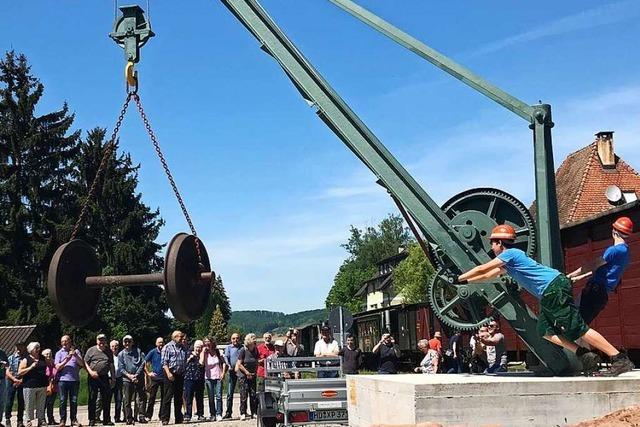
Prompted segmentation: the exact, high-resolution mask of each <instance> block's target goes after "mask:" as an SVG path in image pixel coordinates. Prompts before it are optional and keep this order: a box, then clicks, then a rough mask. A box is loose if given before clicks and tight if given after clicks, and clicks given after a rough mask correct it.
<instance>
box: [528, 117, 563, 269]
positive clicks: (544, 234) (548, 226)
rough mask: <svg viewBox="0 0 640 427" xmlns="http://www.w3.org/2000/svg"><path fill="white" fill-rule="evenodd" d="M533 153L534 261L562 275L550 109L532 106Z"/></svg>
mask: <svg viewBox="0 0 640 427" xmlns="http://www.w3.org/2000/svg"><path fill="white" fill-rule="evenodd" d="M533 108H534V109H535V113H534V115H533V119H534V120H533V123H532V124H531V125H530V126H529V127H530V128H531V129H533V151H534V166H535V177H536V179H535V181H536V222H537V225H538V234H539V236H540V245H539V246H538V260H539V261H540V262H541V263H542V264H544V265H548V266H551V267H553V268H555V269H558V270H560V271H564V257H563V254H562V242H561V241H560V220H559V218H558V197H557V194H556V175H555V166H554V163H553V147H552V144H551V128H552V127H553V121H552V120H551V106H550V105H549V104H539V105H534V106H533Z"/></svg>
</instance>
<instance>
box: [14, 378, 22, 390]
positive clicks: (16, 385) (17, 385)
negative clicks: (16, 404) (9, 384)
mask: <svg viewBox="0 0 640 427" xmlns="http://www.w3.org/2000/svg"><path fill="white" fill-rule="evenodd" d="M21 385H22V380H20V379H17V380H15V382H14V383H13V387H15V388H18V387H20V386H21Z"/></svg>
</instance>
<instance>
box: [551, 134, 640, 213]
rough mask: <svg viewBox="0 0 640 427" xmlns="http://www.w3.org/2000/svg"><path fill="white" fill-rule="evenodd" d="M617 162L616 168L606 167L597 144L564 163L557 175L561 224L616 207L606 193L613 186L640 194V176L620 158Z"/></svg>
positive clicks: (578, 152) (579, 151)
mask: <svg viewBox="0 0 640 427" xmlns="http://www.w3.org/2000/svg"><path fill="white" fill-rule="evenodd" d="M615 159H616V164H615V168H608V169H607V168H603V167H602V163H601V162H600V158H599V157H598V150H597V145H596V143H595V142H594V143H592V144H589V145H587V146H586V147H584V148H582V149H580V150H578V151H576V152H574V153H572V154H570V155H569V156H567V158H566V159H565V160H564V162H562V164H561V165H560V167H559V168H558V171H557V172H556V193H557V195H558V213H559V216H560V224H561V225H563V224H567V223H571V222H575V221H580V220H581V219H584V218H587V217H590V216H592V215H596V214H599V213H601V212H604V211H607V210H609V209H612V208H614V207H615V206H614V205H612V204H610V203H609V201H608V200H607V198H606V196H605V194H604V192H605V190H606V189H607V187H608V186H610V185H616V186H618V187H619V188H620V189H621V190H622V191H635V192H636V193H640V175H638V173H637V172H636V171H635V170H633V168H632V167H631V166H629V165H628V164H627V163H626V162H625V161H624V160H622V159H621V158H619V157H618V156H616V157H615Z"/></svg>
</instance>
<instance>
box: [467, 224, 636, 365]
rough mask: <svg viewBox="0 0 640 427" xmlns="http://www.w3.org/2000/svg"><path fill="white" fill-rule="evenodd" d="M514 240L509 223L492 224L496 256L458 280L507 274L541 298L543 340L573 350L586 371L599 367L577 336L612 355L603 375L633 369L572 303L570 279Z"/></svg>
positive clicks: (540, 313) (624, 356) (492, 239)
mask: <svg viewBox="0 0 640 427" xmlns="http://www.w3.org/2000/svg"><path fill="white" fill-rule="evenodd" d="M515 239H516V232H515V230H514V228H513V227H512V226H510V225H506V224H505V225H498V226H496V227H494V228H493V230H492V231H491V235H490V236H489V240H490V241H491V249H492V250H493V253H494V254H495V255H496V257H495V258H494V259H492V260H491V261H489V262H487V263H485V264H482V265H479V266H477V267H475V268H473V269H471V270H469V271H468V272H466V273H464V274H462V275H461V276H458V278H457V282H458V283H461V284H462V283H467V282H478V281H483V280H487V279H491V278H494V277H498V276H500V275H501V274H505V273H506V274H508V275H509V276H511V277H512V278H513V279H515V280H516V281H517V282H518V283H519V284H520V285H521V286H522V287H524V288H525V289H526V290H527V292H529V293H530V294H532V295H533V296H535V297H536V298H537V299H538V300H539V301H540V311H539V315H538V333H540V335H541V336H543V337H544V338H545V339H546V340H549V341H551V342H552V343H554V344H556V345H559V346H562V347H564V348H566V349H567V350H569V351H572V352H574V353H576V355H577V356H578V358H579V359H580V361H581V362H582V368H583V370H584V371H585V373H586V374H591V373H593V372H595V371H596V370H597V369H598V362H599V357H598V355H597V354H595V353H593V352H591V351H589V350H588V349H586V348H584V347H580V346H578V345H577V344H576V343H575V341H576V340H577V339H578V338H582V339H583V340H584V341H585V342H586V343H587V344H589V345H590V346H591V347H593V348H596V349H598V350H600V351H602V352H603V353H605V354H606V355H607V356H609V357H610V358H611V362H612V366H611V368H609V370H608V371H607V372H606V373H605V375H607V376H618V375H620V374H622V373H623V372H628V371H630V370H632V369H633V368H634V365H633V362H631V361H630V360H629V358H628V357H627V355H626V353H621V352H619V351H618V350H617V349H616V348H615V347H614V346H612V345H611V344H610V343H609V341H607V340H606V339H605V338H604V337H603V336H602V335H600V333H598V332H597V331H595V330H594V329H591V328H589V326H587V324H586V323H585V322H584V320H583V319H582V317H581V316H580V313H579V312H578V309H577V307H576V306H575V304H574V302H573V295H572V293H571V281H570V279H568V278H567V276H565V275H564V274H562V273H560V272H559V271H558V270H555V269H553V268H550V267H547V266H544V265H542V264H539V263H538V262H536V261H535V260H533V259H531V258H529V257H528V256H527V255H526V254H525V253H524V252H523V251H522V250H520V249H517V248H514V247H512V246H513V243H514V241H515Z"/></svg>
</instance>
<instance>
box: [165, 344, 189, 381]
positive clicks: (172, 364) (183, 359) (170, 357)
mask: <svg viewBox="0 0 640 427" xmlns="http://www.w3.org/2000/svg"><path fill="white" fill-rule="evenodd" d="M186 364H187V352H186V350H185V349H184V348H183V347H182V346H181V345H179V344H176V343H175V341H171V342H170V343H169V344H167V345H165V346H164V347H163V348H162V366H167V367H168V368H169V370H170V371H171V373H173V374H178V375H182V374H183V373H184V369H185V367H186Z"/></svg>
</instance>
